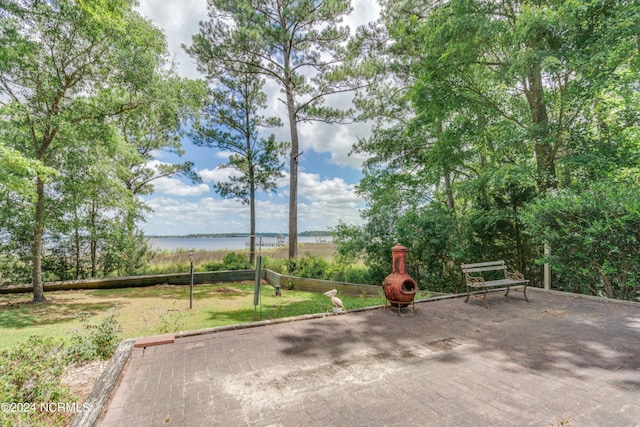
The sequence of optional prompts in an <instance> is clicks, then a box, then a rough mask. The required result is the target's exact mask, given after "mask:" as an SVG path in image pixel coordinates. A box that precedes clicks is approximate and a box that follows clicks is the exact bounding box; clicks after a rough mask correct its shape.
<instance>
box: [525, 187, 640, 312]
mask: <svg viewBox="0 0 640 427" xmlns="http://www.w3.org/2000/svg"><path fill="white" fill-rule="evenodd" d="M639 190H640V188H639V187H638V182H637V180H635V181H634V180H629V179H616V180H614V181H609V182H603V183H599V184H595V185H593V186H592V187H591V188H589V189H586V190H584V189H579V190H577V191H576V189H567V190H562V191H560V192H558V193H555V194H554V193H551V194H548V195H547V196H546V197H544V198H541V199H539V200H538V201H537V202H536V203H534V204H531V205H530V206H529V208H528V209H527V211H526V214H525V215H523V219H524V220H525V222H526V224H527V228H528V231H529V233H530V234H531V236H532V238H533V239H535V240H536V242H537V243H539V244H543V243H546V244H549V245H550V247H551V255H550V256H549V257H546V258H545V257H540V258H538V262H540V263H542V262H548V263H549V264H550V265H551V269H552V272H553V279H552V283H553V286H554V287H555V288H558V289H561V290H565V291H570V292H579V293H582V294H588V295H597V296H606V297H608V298H619V299H625V300H633V301H638V300H639V299H640V245H638V242H640V205H639V202H638V200H639V199H638V197H637V194H638V191H639Z"/></svg>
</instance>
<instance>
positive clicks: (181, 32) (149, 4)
mask: <svg viewBox="0 0 640 427" xmlns="http://www.w3.org/2000/svg"><path fill="white" fill-rule="evenodd" d="M137 9H138V10H139V11H140V13H141V14H143V15H144V16H146V17H148V18H150V19H151V20H152V21H153V22H154V24H155V25H156V26H157V27H158V28H160V29H161V30H163V31H164V33H165V35H166V38H167V46H168V48H169V52H170V53H171V55H172V57H173V59H175V60H176V61H177V62H178V73H179V74H180V75H182V76H184V77H189V78H201V77H202V76H201V75H200V73H199V72H198V70H197V67H196V64H195V61H194V60H193V59H192V58H191V57H190V56H189V55H188V54H187V53H186V52H185V51H184V49H182V47H181V45H182V44H185V45H187V46H190V45H191V36H192V35H193V34H195V33H196V32H198V30H199V25H198V23H199V22H200V21H205V20H207V19H208V16H207V1H206V0H180V1H169V0H163V1H159V0H140V6H138V8H137Z"/></svg>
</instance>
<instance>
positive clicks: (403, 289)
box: [382, 244, 418, 307]
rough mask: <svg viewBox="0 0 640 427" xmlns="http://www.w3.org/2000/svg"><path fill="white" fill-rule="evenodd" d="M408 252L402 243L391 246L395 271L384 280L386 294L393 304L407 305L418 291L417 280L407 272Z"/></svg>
mask: <svg viewBox="0 0 640 427" xmlns="http://www.w3.org/2000/svg"><path fill="white" fill-rule="evenodd" d="M407 252H409V250H408V249H407V248H405V247H404V246H402V245H401V244H397V245H395V246H394V247H392V248H391V254H392V256H393V271H392V273H391V274H390V275H388V276H387V277H386V278H385V279H384V282H382V289H383V290H384V296H385V297H386V298H387V300H388V301H389V302H390V303H391V305H393V306H402V307H405V306H407V305H408V304H409V303H410V302H411V301H413V297H415V296H416V292H417V291H418V285H417V284H416V282H415V280H413V279H412V278H411V277H410V276H409V275H408V274H407Z"/></svg>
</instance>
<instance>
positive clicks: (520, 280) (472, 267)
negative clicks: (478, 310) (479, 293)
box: [461, 260, 529, 308]
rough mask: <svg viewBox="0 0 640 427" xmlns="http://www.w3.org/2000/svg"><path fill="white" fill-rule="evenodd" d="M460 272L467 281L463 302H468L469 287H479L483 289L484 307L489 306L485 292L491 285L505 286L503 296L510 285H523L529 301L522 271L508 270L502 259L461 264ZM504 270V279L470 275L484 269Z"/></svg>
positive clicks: (525, 295) (525, 297)
mask: <svg viewBox="0 0 640 427" xmlns="http://www.w3.org/2000/svg"><path fill="white" fill-rule="evenodd" d="M461 268H462V272H463V273H464V275H465V279H466V282H467V299H466V300H464V302H467V303H468V302H469V296H470V295H471V288H481V289H484V307H485V308H489V307H488V306H487V293H488V291H489V288H492V287H505V286H506V287H507V293H505V294H504V296H505V297H506V296H508V295H509V288H510V286H512V285H524V292H523V293H524V299H525V300H526V301H527V302H529V299H528V298H527V284H528V283H529V281H528V280H525V278H524V276H523V275H522V273H520V272H519V271H514V272H510V271H508V270H507V266H506V265H505V263H504V261H502V260H500V261H489V262H478V263H475V264H461ZM500 270H502V271H504V279H497V280H488V281H485V280H484V279H483V278H482V277H480V276H479V275H475V276H472V275H471V273H481V272H486V271H500Z"/></svg>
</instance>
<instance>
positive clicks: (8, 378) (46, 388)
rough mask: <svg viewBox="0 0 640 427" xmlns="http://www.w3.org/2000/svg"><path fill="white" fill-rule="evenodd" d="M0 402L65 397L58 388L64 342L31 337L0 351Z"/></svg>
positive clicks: (62, 363) (63, 366) (39, 400)
mask: <svg viewBox="0 0 640 427" xmlns="http://www.w3.org/2000/svg"><path fill="white" fill-rule="evenodd" d="M0 366H1V367H2V369H0V401H2V402H51V401H59V400H61V399H62V398H63V397H66V391H65V390H63V389H62V388H61V387H60V377H61V375H62V373H63V372H64V368H65V366H66V363H65V351H64V342H63V341H62V340H55V339H54V338H51V337H46V338H45V337H41V336H36V335H34V336H31V337H30V338H29V339H28V340H26V341H25V342H22V343H20V344H17V345H15V346H14V347H13V348H11V349H9V350H2V351H1V352H0Z"/></svg>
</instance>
